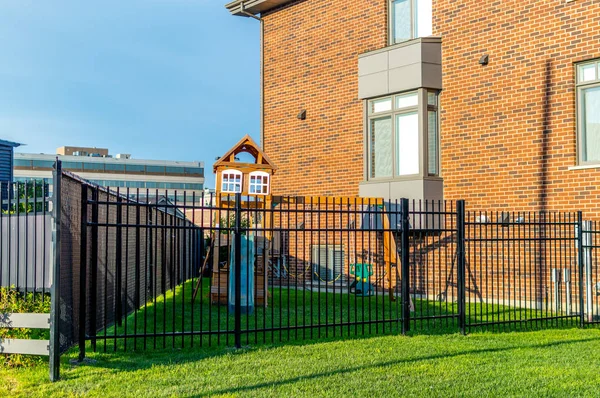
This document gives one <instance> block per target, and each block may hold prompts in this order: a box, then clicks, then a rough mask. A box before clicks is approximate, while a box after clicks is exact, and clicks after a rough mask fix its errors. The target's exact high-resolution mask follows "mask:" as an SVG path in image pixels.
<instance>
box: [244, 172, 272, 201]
mask: <svg viewBox="0 0 600 398" xmlns="http://www.w3.org/2000/svg"><path fill="white" fill-rule="evenodd" d="M248 193H250V194H254V195H268V194H269V174H268V173H265V172H264V171H253V172H252V173H250V186H249V187H248Z"/></svg>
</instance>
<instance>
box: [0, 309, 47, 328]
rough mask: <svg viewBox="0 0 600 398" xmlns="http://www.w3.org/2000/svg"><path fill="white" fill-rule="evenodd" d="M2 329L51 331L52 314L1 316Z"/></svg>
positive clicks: (0, 324) (0, 326)
mask: <svg viewBox="0 0 600 398" xmlns="http://www.w3.org/2000/svg"><path fill="white" fill-rule="evenodd" d="M0 328H28V329H50V314H39V313H38V314H31V313H23V314H0Z"/></svg>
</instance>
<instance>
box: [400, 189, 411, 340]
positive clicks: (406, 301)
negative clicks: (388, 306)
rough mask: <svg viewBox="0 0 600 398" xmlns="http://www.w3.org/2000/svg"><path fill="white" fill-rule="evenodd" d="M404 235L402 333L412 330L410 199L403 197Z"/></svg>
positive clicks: (402, 246)
mask: <svg viewBox="0 0 600 398" xmlns="http://www.w3.org/2000/svg"><path fill="white" fill-rule="evenodd" d="M401 212H402V213H401V215H402V224H401V225H402V235H401V241H400V243H401V245H400V248H401V249H400V256H401V258H400V262H401V265H402V334H406V332H408V331H409V330H410V264H409V261H410V240H409V236H408V234H409V230H410V222H409V218H408V215H409V214H408V199H406V198H402V199H401Z"/></svg>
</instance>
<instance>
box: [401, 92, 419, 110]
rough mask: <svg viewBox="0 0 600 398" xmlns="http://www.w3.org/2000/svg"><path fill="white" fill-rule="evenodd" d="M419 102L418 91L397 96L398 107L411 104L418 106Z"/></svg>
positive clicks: (406, 106)
mask: <svg viewBox="0 0 600 398" xmlns="http://www.w3.org/2000/svg"><path fill="white" fill-rule="evenodd" d="M418 104H419V97H418V96H417V93H408V94H403V95H397V96H396V108H398V109H401V108H408V107H411V106H417V105H418Z"/></svg>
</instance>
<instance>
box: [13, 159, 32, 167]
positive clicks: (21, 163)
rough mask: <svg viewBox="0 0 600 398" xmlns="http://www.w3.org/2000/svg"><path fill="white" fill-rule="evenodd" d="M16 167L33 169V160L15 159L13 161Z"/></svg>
mask: <svg viewBox="0 0 600 398" xmlns="http://www.w3.org/2000/svg"><path fill="white" fill-rule="evenodd" d="M13 166H14V167H27V168H28V169H29V168H31V160H23V159H14V160H13Z"/></svg>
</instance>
